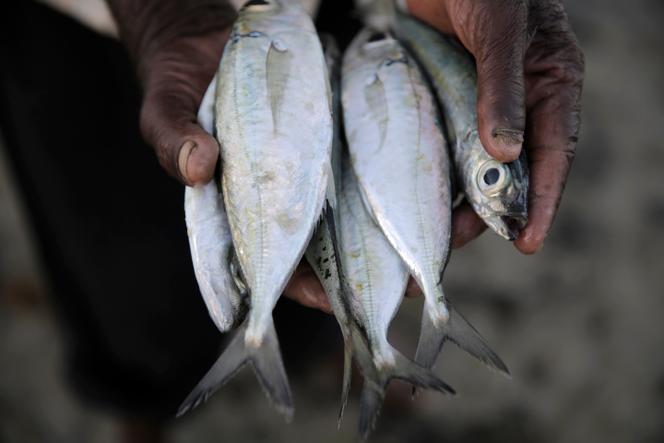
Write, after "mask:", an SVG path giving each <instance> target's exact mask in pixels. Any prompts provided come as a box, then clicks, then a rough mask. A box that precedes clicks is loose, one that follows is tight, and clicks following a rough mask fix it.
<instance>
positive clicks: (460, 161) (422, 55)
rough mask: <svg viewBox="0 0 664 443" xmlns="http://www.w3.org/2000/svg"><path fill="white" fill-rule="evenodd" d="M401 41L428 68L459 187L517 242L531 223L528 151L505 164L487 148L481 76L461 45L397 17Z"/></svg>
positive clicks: (502, 233) (498, 229)
mask: <svg viewBox="0 0 664 443" xmlns="http://www.w3.org/2000/svg"><path fill="white" fill-rule="evenodd" d="M395 29H396V32H397V35H398V37H399V38H400V39H401V40H403V42H404V43H405V44H406V46H407V47H408V48H409V49H410V50H411V51H412V52H413V54H414V55H415V56H416V58H417V60H418V61H419V62H420V63H421V64H422V66H423V67H424V68H425V69H426V73H427V75H428V77H429V79H430V80H431V84H432V86H433V88H434V90H435V92H436V95H437V97H438V101H439V103H440V105H441V107H442V108H443V110H444V115H445V118H446V122H447V127H448V133H449V135H450V136H451V137H452V143H451V151H452V155H453V159H454V164H455V169H456V173H457V175H458V178H459V181H460V187H461V189H462V190H463V193H464V194H465V196H466V199H467V200H468V201H469V203H470V204H471V205H472V207H473V209H474V210H475V212H476V213H477V214H478V215H479V216H480V217H481V218H482V219H483V220H484V222H485V223H486V224H487V225H488V226H489V227H490V228H491V229H492V230H493V231H494V232H496V233H497V234H499V235H500V236H502V237H504V238H506V239H508V240H514V239H515V238H516V237H517V236H518V234H519V231H520V230H521V229H522V228H523V227H524V226H525V224H526V222H527V219H528V166H527V163H526V156H525V151H522V153H521V156H520V158H519V159H518V160H516V161H514V162H511V163H507V164H503V163H500V162H499V161H497V160H495V159H494V158H492V157H491V156H490V155H489V154H488V152H487V151H486V150H485V149H484V146H483V145H482V143H481V141H480V137H479V132H478V121H477V74H476V69H475V64H474V62H473V59H472V57H471V56H470V54H468V53H467V51H465V50H464V49H463V48H462V47H461V46H460V45H459V44H458V43H457V42H455V41H453V40H451V39H450V38H449V37H445V36H443V35H442V34H440V33H439V32H437V31H436V30H434V29H432V28H430V27H429V26H427V25H425V24H424V23H421V22H419V21H418V20H417V19H415V18H412V17H409V16H408V15H406V14H401V13H399V14H397V19H396V25H395Z"/></svg>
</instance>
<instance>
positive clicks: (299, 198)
mask: <svg viewBox="0 0 664 443" xmlns="http://www.w3.org/2000/svg"><path fill="white" fill-rule="evenodd" d="M219 73H220V75H219V83H218V85H217V94H218V100H217V102H216V103H217V104H216V106H217V115H218V116H219V118H218V119H217V133H218V134H219V138H220V142H221V148H222V149H221V151H222V160H223V166H224V167H223V177H222V188H223V192H224V200H225V201H226V206H227V210H228V213H229V222H230V225H231V230H232V235H233V243H234V244H235V247H236V249H237V254H238V259H239V262H240V265H241V268H242V271H243V274H244V276H245V278H246V281H247V284H248V286H249V287H250V289H251V301H252V309H251V311H250V313H249V325H248V329H247V337H246V338H247V340H248V341H255V342H256V344H260V341H261V339H262V335H263V333H264V330H265V328H266V325H267V324H268V323H269V322H270V321H271V319H270V317H271V313H272V309H273V307H274V304H275V303H276V300H277V299H278V297H279V296H280V294H281V292H282V291H283V289H284V287H285V285H286V283H287V282H288V279H289V278H290V276H291V275H292V272H293V271H294V269H295V267H296V266H297V264H298V262H299V259H300V257H302V254H303V253H304V249H305V247H306V245H307V243H308V241H309V239H310V238H311V235H312V232H313V228H314V227H315V222H316V220H317V219H318V217H319V215H320V213H321V209H322V206H323V200H324V194H325V191H326V187H327V182H328V178H329V175H330V169H331V166H330V149H331V142H332V119H331V104H330V93H329V80H328V77H327V70H326V65H325V60H324V56H323V52H322V48H321V44H320V41H319V39H318V36H317V35H316V33H315V30H314V27H313V23H312V22H311V19H310V18H309V16H308V15H306V12H305V11H304V9H302V7H301V5H300V4H299V2H297V1H293V0H291V1H284V0H279V1H277V0H272V1H271V2H269V4H267V5H255V6H253V5H252V6H247V7H245V8H243V9H242V10H241V11H240V15H239V17H238V22H237V23H236V25H235V27H234V29H233V32H232V34H231V37H230V41H229V43H228V44H227V46H226V49H225V51H224V56H223V59H222V62H221V65H220V70H219Z"/></svg>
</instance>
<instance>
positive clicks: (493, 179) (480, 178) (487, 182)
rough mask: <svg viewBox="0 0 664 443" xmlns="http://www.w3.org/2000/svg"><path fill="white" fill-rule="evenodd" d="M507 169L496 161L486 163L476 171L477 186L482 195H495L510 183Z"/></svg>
mask: <svg viewBox="0 0 664 443" xmlns="http://www.w3.org/2000/svg"><path fill="white" fill-rule="evenodd" d="M511 179H512V178H511V174H510V172H509V168H508V167H507V166H506V165H503V164H502V163H500V162H497V161H496V160H490V161H488V162H486V163H485V164H484V165H483V166H482V167H481V168H480V170H479V171H478V175H477V184H478V186H479V188H480V191H482V193H483V194H485V195H487V196H491V195H495V194H497V193H499V192H501V191H502V190H503V189H505V188H506V187H507V186H508V185H509V184H510V182H511Z"/></svg>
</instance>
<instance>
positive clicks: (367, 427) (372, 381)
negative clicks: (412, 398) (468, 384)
mask: <svg viewBox="0 0 664 443" xmlns="http://www.w3.org/2000/svg"><path fill="white" fill-rule="evenodd" d="M352 336H353V352H354V356H355V360H356V362H357V364H358V366H359V367H360V370H361V371H362V374H363V375H364V386H363V387H362V395H361V399H360V422H359V429H358V430H359V434H360V438H361V439H362V441H364V440H366V439H367V438H368V437H369V434H370V433H371V431H372V430H373V429H374V427H375V424H376V420H377V419H378V416H379V415H380V410H381V407H382V405H383V399H384V398H385V392H386V389H387V385H388V384H389V382H390V380H393V379H395V378H396V379H400V380H403V381H406V382H408V383H410V384H412V385H413V386H415V387H418V388H424V389H433V390H436V391H438V392H442V393H445V394H455V391H454V389H452V387H450V386H449V385H448V384H447V383H445V382H444V381H442V380H441V379H439V378H438V377H437V376H436V375H434V374H433V373H432V372H431V371H430V370H429V369H427V368H424V367H422V366H420V365H418V364H417V363H415V362H413V361H412V360H410V359H408V358H406V357H404V356H403V355H402V354H401V353H399V352H398V351H397V350H396V349H393V351H392V352H393V355H394V365H389V366H382V367H377V366H376V364H375V363H374V359H373V355H372V352H371V347H370V345H369V340H368V339H367V337H366V334H365V333H364V331H363V330H362V329H361V328H359V327H357V325H355V324H354V323H353V327H352Z"/></svg>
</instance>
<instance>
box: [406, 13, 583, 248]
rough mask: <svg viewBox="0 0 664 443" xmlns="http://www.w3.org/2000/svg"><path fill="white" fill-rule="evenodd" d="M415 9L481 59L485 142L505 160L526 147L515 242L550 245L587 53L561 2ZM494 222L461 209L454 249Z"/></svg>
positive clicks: (576, 121) (480, 99)
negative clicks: (525, 185) (521, 222)
mask: <svg viewBox="0 0 664 443" xmlns="http://www.w3.org/2000/svg"><path fill="white" fill-rule="evenodd" d="M406 3H407V7H408V9H409V11H410V12H411V14H413V15H414V16H415V17H418V18H419V19H420V20H423V21H425V22H427V23H429V24H430V25H432V26H434V27H435V28H437V29H438V30H440V31H442V32H443V33H446V34H453V35H455V36H456V37H457V38H458V39H459V40H460V41H461V43H462V44H463V45H464V46H465V47H466V49H468V51H470V53H471V54H473V56H474V57H475V60H476V63H477V83H478V103H477V114H478V120H479V133H480V139H481V141H482V144H483V145H484V146H485V148H486V150H487V151H488V152H489V154H491V155H492V156H493V157H494V158H496V159H497V160H499V161H502V162H509V161H512V160H515V159H516V158H517V157H518V156H519V153H520V151H521V149H522V145H523V146H524V147H525V149H526V151H527V155H528V161H529V165H530V191H529V194H530V195H529V202H528V205H529V208H528V210H529V215H528V224H527V225H526V227H525V228H524V229H523V231H522V232H521V234H520V235H519V237H518V238H517V239H516V240H515V242H514V244H515V246H516V247H517V249H519V250H520V251H521V252H523V253H524V254H533V253H535V252H537V251H538V250H539V249H541V247H542V246H543V244H544V239H545V238H546V235H547V233H548V232H549V229H550V228H551V224H552V222H553V219H554V217H555V214H556V211H557V209H558V205H559V203H560V198H561V195H562V192H563V189H564V187H565V181H566V180H567V174H568V172H569V169H570V166H571V163H572V160H573V159H574V150H575V147H576V141H577V135H578V132H579V125H580V98H581V88H582V84H583V71H584V58H583V53H582V52H581V49H580V48H579V45H578V43H577V40H576V37H575V36H574V34H573V33H572V30H571V29H570V25H569V23H568V20H567V16H566V14H565V11H564V9H563V6H562V3H561V1H560V0H530V1H526V0H407V2H406ZM485 228H486V225H485V224H484V223H483V222H482V220H481V219H480V218H479V217H478V216H477V215H476V214H475V213H474V212H473V211H472V209H471V208H470V206H468V204H466V203H464V204H462V205H461V206H460V207H459V208H457V209H456V210H455V212H454V214H453V229H452V236H453V240H452V246H453V247H455V248H457V247H460V246H463V245H464V244H466V243H467V242H469V241H470V240H472V239H474V238H475V237H477V236H478V235H480V234H481V233H482V232H483V231H484V229H485Z"/></svg>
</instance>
